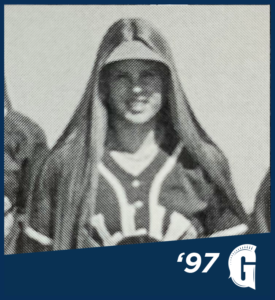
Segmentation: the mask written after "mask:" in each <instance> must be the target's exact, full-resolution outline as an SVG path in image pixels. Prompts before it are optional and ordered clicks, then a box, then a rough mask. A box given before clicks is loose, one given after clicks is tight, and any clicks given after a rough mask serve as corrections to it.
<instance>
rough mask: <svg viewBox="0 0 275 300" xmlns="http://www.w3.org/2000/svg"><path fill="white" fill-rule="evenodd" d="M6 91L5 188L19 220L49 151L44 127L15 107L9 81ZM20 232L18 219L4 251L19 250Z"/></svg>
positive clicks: (6, 240)
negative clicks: (11, 97)
mask: <svg viewBox="0 0 275 300" xmlns="http://www.w3.org/2000/svg"><path fill="white" fill-rule="evenodd" d="M4 93H5V94H4V101H5V108H6V116H5V120H4V152H5V163H4V191H5V195H6V196H7V197H8V198H9V200H10V201H11V203H12V205H13V207H14V210H13V211H14V214H15V218H16V220H18V219H20V216H22V215H23V214H24V212H25V209H26V206H27V202H28V201H30V196H31V195H32V192H31V191H32V187H33V183H34V178H35V176H36V174H37V173H38V170H39V167H40V166H41V164H42V161H43V159H44V158H45V157H46V156H47V155H48V146H47V141H46V136H45V134H44V132H43V130H42V129H41V128H40V127H39V126H38V125H37V124H35V123H34V122H33V121H32V120H30V119H29V118H28V117H26V116H23V115H22V114H20V113H18V112H16V111H14V110H13V108H12V105H11V101H10V99H9V96H8V92H7V87H6V82H5V84H4ZM21 219H23V218H21ZM18 232H19V228H18V222H17V221H16V222H15V225H14V228H13V229H12V231H11V233H10V234H9V236H8V237H7V238H5V253H7V254H12V253H14V252H17V250H16V249H15V246H16V245H15V243H16V239H17V236H18Z"/></svg>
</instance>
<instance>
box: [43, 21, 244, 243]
mask: <svg viewBox="0 0 275 300" xmlns="http://www.w3.org/2000/svg"><path fill="white" fill-rule="evenodd" d="M126 41H139V42H142V43H143V44H144V45H145V46H146V47H148V49H150V50H151V51H153V52H154V53H156V55H157V56H158V57H161V59H162V62H163V63H164V64H165V65H166V66H167V67H168V69H169V73H170V81H169V87H168V93H167V98H168V101H167V103H168V106H169V107H167V109H166V110H165V113H166V116H165V117H166V119H167V120H170V121H169V122H170V125H171V126H170V127H171V128H172V130H173V132H175V133H176V134H177V136H178V138H179V139H180V140H181V141H182V142H183V144H184V147H185V148H186V150H187V151H188V153H189V154H190V156H191V157H192V159H194V160H195V161H196V162H197V163H198V164H199V165H200V166H201V168H202V169H203V170H204V171H205V172H206V173H207V174H208V176H209V178H210V179H211V181H213V182H214V183H215V184H216V185H217V186H218V188H219V189H220V190H221V191H222V193H223V194H224V195H225V197H226V198H227V199H228V201H229V202H230V205H231V206H232V209H233V210H234V211H235V212H236V214H237V215H238V216H239V217H240V219H241V220H245V219H246V217H245V213H244V211H243V209H242V206H241V204H240V203H239V201H238V199H237V196H236V193H235V190H234V187H233V184H232V180H231V175H230V171H229V166H228V162H227V159H226V158H225V156H224V154H223V153H222V151H221V150H220V149H219V148H218V146H217V145H216V144H215V143H214V142H213V141H212V140H211V138H210V137H209V136H208V135H207V133H206V132H205V131H204V130H203V128H202V127H201V125H200V124H199V122H198V120H197V119H196V117H195V115H194V113H193V111H192V109H191V107H190V104H189V102H188V99H187V96H186V94H185V93H184V90H183V88H182V86H181V83H180V80H179V77H178V74H177V71H176V67H175V64H174V60H173V57H172V53H171V50H170V48H169V46H168V44H167V42H166V40H165V39H164V38H163V36H162V35H161V34H160V33H159V32H158V31H157V30H156V29H154V28H153V27H152V26H151V24H149V23H148V22H147V21H145V20H142V19H121V20H119V21H117V22H116V23H115V24H114V25H112V26H111V27H110V29H109V30H108V32H107V33H106V35H105V36H104V38H103V40H102V42H101V45H100V47H99V49H98V52H97V57H96V61H95V64H94V67H93V70H92V73H91V76H90V79H89V81H88V84H87V87H86V90H85V92H84V94H83V97H82V100H81V102H80V104H79V106H78V107H77V109H76V111H75V113H74V115H73V117H72V119H71V121H70V122H69V124H68V126H67V128H66V129H65V131H64V133H63V134H62V136H61V137H60V139H59V140H58V142H57V144H56V145H55V147H53V149H52V152H51V156H54V155H55V154H56V153H57V152H60V151H61V152H62V149H66V153H68V151H69V152H70V153H74V154H73V161H74V163H72V155H67V156H66V155H63V156H62V157H63V160H64V162H63V163H66V162H65V161H66V159H70V166H72V167H71V171H70V172H71V174H70V175H69V176H70V185H71V186H73V188H71V189H70V196H69V197H67V198H66V200H63V201H67V204H66V205H70V206H71V208H70V210H71V211H72V210H74V211H77V212H78V211H80V210H82V211H83V214H82V215H85V216H86V217H87V214H89V215H93V210H94V202H95V201H91V199H95V196H96V190H97V182H98V171H97V164H98V162H99V161H100V159H101V157H102V155H103V151H104V143H105V139H106V131H107V126H108V113H107V111H106V107H105V106H104V104H103V101H102V99H101V93H100V86H99V85H100V72H101V70H102V68H103V67H104V65H106V63H108V58H110V56H111V55H112V54H114V51H115V49H117V48H118V47H119V46H120V45H121V44H122V43H124V42H126ZM168 127H169V126H168ZM64 151H65V150H64ZM66 157H67V158H66ZM49 159H50V158H49ZM67 172H68V171H67ZM80 191H81V192H80ZM87 191H88V192H87ZM87 193H88V196H87ZM86 199H90V201H87V200H86ZM70 215H71V216H72V215H73V213H70ZM76 215H78V216H79V213H77V214H76ZM80 219H81V220H82V221H83V220H84V219H85V217H83V218H80ZM81 220H80V221H77V220H73V219H71V220H70V222H71V223H72V224H71V228H75V224H73V222H78V225H77V226H82V225H83V224H82V225H81V224H80V223H81V222H82V221H81ZM67 225H68V226H70V225H69V224H68V223H67ZM60 226H61V227H62V224H61V225H60ZM66 230H68V227H67V229H64V228H63V229H62V228H59V229H58V235H59V238H57V240H58V242H57V243H59V245H58V244H57V245H55V249H62V248H63V249H64V248H68V247H67V246H66V245H65V244H66V243H68V241H65V240H64V237H65V235H66V234H65V232H66ZM69 230H70V229H69ZM62 232H63V234H62ZM67 232H68V231H67ZM65 239H66V237H65Z"/></svg>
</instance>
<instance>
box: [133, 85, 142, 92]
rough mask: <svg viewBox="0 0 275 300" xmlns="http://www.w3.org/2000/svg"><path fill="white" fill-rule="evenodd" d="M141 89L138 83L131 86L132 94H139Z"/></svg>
mask: <svg viewBox="0 0 275 300" xmlns="http://www.w3.org/2000/svg"><path fill="white" fill-rule="evenodd" d="M141 91H142V88H141V86H140V85H134V86H133V93H134V94H139V93H141Z"/></svg>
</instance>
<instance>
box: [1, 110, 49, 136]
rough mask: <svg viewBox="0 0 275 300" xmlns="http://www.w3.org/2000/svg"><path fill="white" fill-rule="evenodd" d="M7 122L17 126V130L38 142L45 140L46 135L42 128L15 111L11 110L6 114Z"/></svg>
mask: <svg viewBox="0 0 275 300" xmlns="http://www.w3.org/2000/svg"><path fill="white" fill-rule="evenodd" d="M6 118H7V120H8V122H9V123H13V124H14V126H16V127H17V131H20V132H21V133H22V134H25V135H26V136H31V137H32V138H33V139H34V140H36V141H40V142H46V135H45V132H44V130H43V129H42V128H41V127H40V126H39V125H38V124H37V123H36V122H34V121H33V120H32V119H31V118H29V117H27V116H25V115H23V114H21V113H19V112H16V111H11V112H9V114H8V115H7V117H6Z"/></svg>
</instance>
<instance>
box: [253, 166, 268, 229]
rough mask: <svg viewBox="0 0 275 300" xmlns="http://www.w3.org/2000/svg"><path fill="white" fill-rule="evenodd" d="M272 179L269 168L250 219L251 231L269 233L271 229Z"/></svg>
mask: <svg viewBox="0 0 275 300" xmlns="http://www.w3.org/2000/svg"><path fill="white" fill-rule="evenodd" d="M270 179H271V178H270V169H269V170H268V172H267V174H266V175H265V177H264V179H263V181H262V183H261V185H260V188H259V190H258V192H257V195H256V200H255V206H254V211H253V213H252V215H251V220H250V232H251V233H267V232H270V230H271V194H270V188H271V185H270V183H271V182H270Z"/></svg>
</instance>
